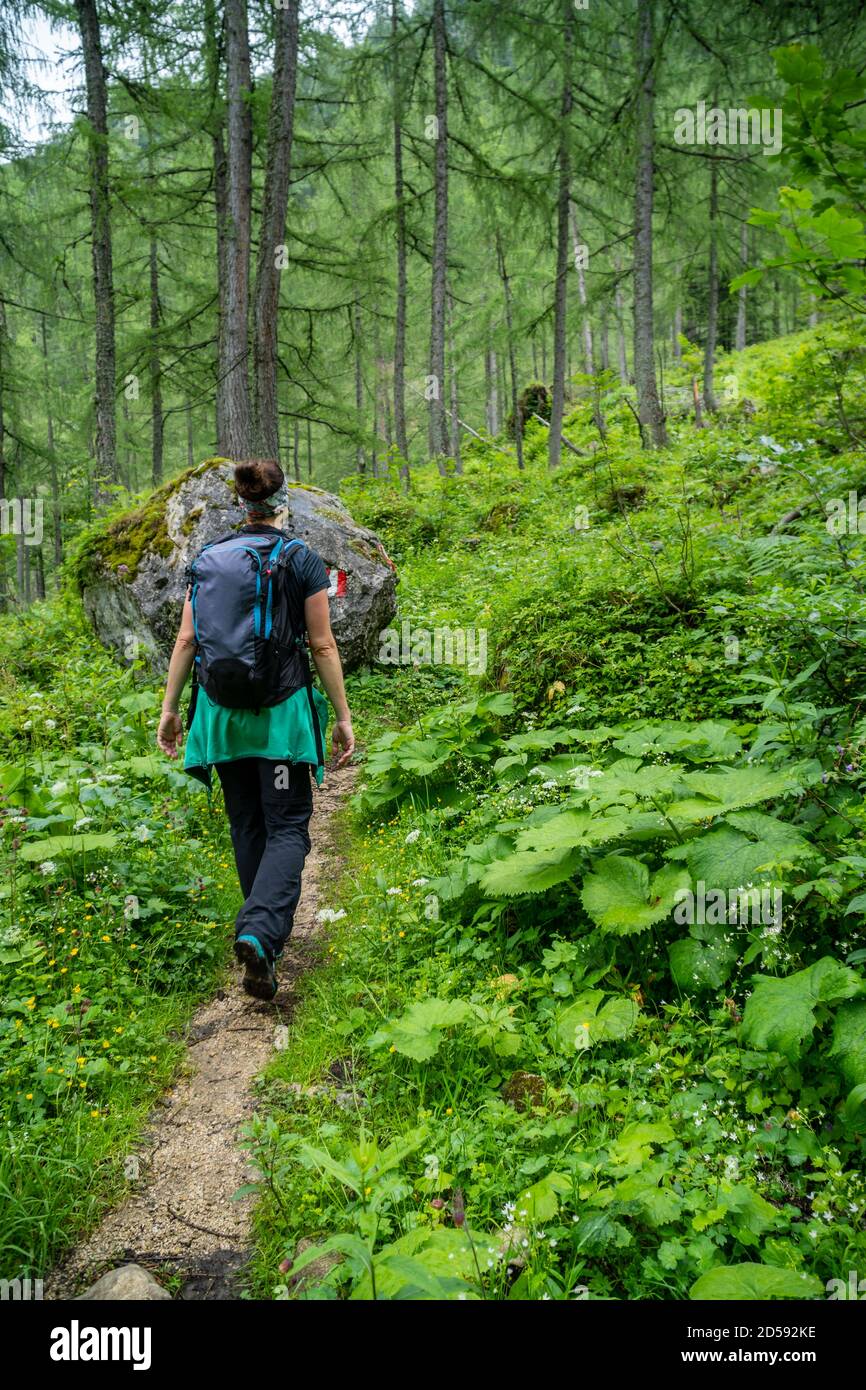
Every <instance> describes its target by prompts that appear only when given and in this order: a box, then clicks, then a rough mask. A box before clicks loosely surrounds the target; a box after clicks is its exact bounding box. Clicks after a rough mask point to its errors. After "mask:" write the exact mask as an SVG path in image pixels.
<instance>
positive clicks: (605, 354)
mask: <svg viewBox="0 0 866 1390" xmlns="http://www.w3.org/2000/svg"><path fill="white" fill-rule="evenodd" d="M609 307H610V306H609V305H608V304H607V303H605V306H604V308H603V310H602V315H601V332H600V334H599V339H600V342H599V355H600V357H601V370H602V371H603V372H607V371H610V335H609V331H608V317H607V316H608V312H609Z"/></svg>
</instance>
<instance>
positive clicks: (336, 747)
mask: <svg viewBox="0 0 866 1390" xmlns="http://www.w3.org/2000/svg"><path fill="white" fill-rule="evenodd" d="M341 748H342V749H343V755H342V757H341V758H339V760H338V762H337V767H343V766H345V764H346V763H347V762H348V761H349V759H350V758H351V756H352V754H353V753H354V751H355V733H354V730H353V729H352V721H351V719H338V720H337V722H336V724H335V725H334V730H333V733H332V734H331V752H332V753H333V755H334V757H335V758H336V757H337V754H338V753H339V751H340V749H341Z"/></svg>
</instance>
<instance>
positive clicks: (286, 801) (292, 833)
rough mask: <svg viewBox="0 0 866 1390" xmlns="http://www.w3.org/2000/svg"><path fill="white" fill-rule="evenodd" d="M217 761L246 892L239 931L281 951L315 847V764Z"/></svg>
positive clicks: (273, 952) (273, 951)
mask: <svg viewBox="0 0 866 1390" xmlns="http://www.w3.org/2000/svg"><path fill="white" fill-rule="evenodd" d="M216 766H217V774H218V776H219V779H220V782H221V783H222V789H223V797H224V799H225V804H226V812H227V814H228V818H229V826H230V828H231V837H232V845H233V846H234V852H235V864H236V865H237V870H238V878H239V879H240V884H241V891H242V892H243V895H244V898H245V902H244V905H243V907H242V908H241V910H240V912H239V913H238V915H237V919H236V921H235V937H238V936H254V937H256V938H257V939H258V940H259V941H260V942H261V944H262V945H263V946H264V948H265V950H266V951H267V952H268V953H269V954H270V955H271V956H275V955H276V954H277V953H278V952H279V951H281V950H282V948H283V945H284V943H285V941H286V940H287V939H288V936H289V933H290V932H291V930H292V926H293V925H294V920H295V909H296V908H297V906H298V899H299V898H300V896H301V873H302V871H303V867H304V860H305V859H306V857H307V855H308V854H309V852H310V836H309V829H308V827H309V823H310V816H311V814H312V811H313V787H312V780H311V777H310V765H309V763H289V762H271V761H269V760H268V759H267V758H238V759H237V760H236V761H235V762H231V763H217V765H216Z"/></svg>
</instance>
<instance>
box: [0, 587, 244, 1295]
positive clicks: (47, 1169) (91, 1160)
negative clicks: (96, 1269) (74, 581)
mask: <svg viewBox="0 0 866 1390" xmlns="http://www.w3.org/2000/svg"><path fill="white" fill-rule="evenodd" d="M0 643H2V649H3V661H2V668H3V675H2V680H0V736H2V743H3V760H2V761H0V835H2V852H3V876H2V881H0V898H2V906H3V920H2V926H0V980H2V1003H0V1125H2V1128H3V1143H2V1151H3V1156H2V1159H0V1231H2V1260H0V1268H2V1273H3V1276H4V1277H9V1278H14V1277H21V1276H23V1275H25V1274H30V1275H33V1276H35V1277H44V1275H45V1273H46V1271H47V1270H48V1269H49V1268H50V1267H51V1265H52V1263H53V1262H54V1261H55V1260H56V1259H57V1258H58V1256H59V1255H60V1254H61V1253H62V1252H63V1250H64V1249H65V1248H66V1247H67V1246H68V1245H69V1244H70V1243H71V1242H73V1241H74V1240H75V1239H76V1237H78V1236H80V1235H81V1234H82V1233H83V1232H84V1231H86V1230H87V1229H88V1228H89V1227H91V1226H92V1225H93V1224H94V1223H95V1222H96V1221H97V1220H98V1218H99V1216H100V1214H101V1212H102V1211H103V1210H104V1209H105V1207H106V1205H107V1204H109V1203H110V1202H113V1201H115V1200H117V1199H118V1198H119V1197H120V1196H122V1195H123V1193H124V1192H125V1191H126V1190H128V1188H129V1185H130V1184H131V1183H134V1182H135V1181H136V1180H137V1172H136V1161H135V1146H136V1142H137V1140H138V1139H139V1137H140V1134H141V1131H142V1129H143V1128H144V1123H145V1120H146V1116H147V1113H148V1111H149V1109H150V1107H151V1106H152V1104H153V1102H154V1100H155V1099H156V1097H157V1096H158V1095H159V1094H160V1092H161V1091H162V1090H163V1089H164V1088H165V1086H166V1085H167V1084H168V1082H169V1081H170V1080H171V1079H172V1077H173V1076H174V1074H175V1073H176V1071H177V1068H178V1065H179V1064H180V1062H181V1060H182V1057H183V1055H184V1046H183V1038H184V1031H185V1026H186V1023H187V1021H188V1019H189V1016H190V1014H191V1012H192V1010H193V1008H194V1006H195V1005H196V1003H198V1002H200V1001H202V1000H203V999H206V998H208V997H209V996H210V995H211V994H212V993H213V990H214V988H215V987H216V984H217V983H218V981H220V980H221V979H222V978H223V977H224V970H225V965H226V960H227V954H228V942H229V940H230V936H231V933H230V930H229V923H230V921H231V919H232V916H233V913H234V907H235V903H236V892H237V890H236V885H235V882H234V871H233V866H232V863H231V852H230V848H229V847H228V841H227V835H226V832H225V827H224V822H223V819H222V815H221V808H219V807H218V806H217V805H216V804H215V803H214V804H213V805H210V806H209V805H208V801H207V798H206V796H205V795H204V794H203V793H202V792H201V791H198V790H196V789H195V788H192V787H191V786H190V784H189V782H188V779H186V777H185V776H184V774H183V773H182V772H179V771H178V769H177V768H176V767H174V766H172V765H171V764H169V763H168V762H167V760H165V759H164V758H162V757H161V755H156V753H155V750H154V748H153V731H154V727H155V718H156V712H157V710H158V707H159V699H160V697H159V695H158V693H157V692H156V691H155V690H154V689H152V688H151V687H150V685H149V684H147V683H146V682H145V677H144V674H143V672H142V671H141V670H140V669H138V668H129V669H123V668H122V667H120V666H118V665H117V664H116V663H115V662H114V661H113V660H112V659H111V658H110V657H109V656H108V654H107V653H106V652H105V651H104V650H103V649H102V648H101V647H100V646H99V644H98V643H97V642H96V641H95V639H94V638H93V637H92V635H91V634H90V633H89V632H88V630H87V628H86V625H85V624H84V622H83V620H82V616H81V612H80V609H79V608H78V607H77V605H76V604H75V603H74V602H72V600H62V599H58V600H55V601H54V602H52V603H50V604H38V605H35V606H34V607H33V608H32V609H29V610H27V612H26V613H24V614H21V615H18V616H14V617H6V618H5V619H4V620H3V623H2V625H0Z"/></svg>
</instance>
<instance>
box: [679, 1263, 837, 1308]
mask: <svg viewBox="0 0 866 1390" xmlns="http://www.w3.org/2000/svg"><path fill="white" fill-rule="evenodd" d="M823 1294H824V1285H823V1284H822V1283H821V1280H820V1279H816V1278H815V1275H814V1274H804V1273H803V1272H802V1271H801V1270H796V1269H780V1268H778V1267H777V1266H775V1265H761V1264H740V1265H716V1267H715V1269H710V1270H707V1273H706V1274H702V1275H701V1277H700V1279H696V1280H695V1282H694V1284H692V1287H691V1288H690V1289H689V1298H694V1299H707V1300H708V1301H712V1302H718V1301H724V1300H725V1299H729V1298H730V1299H737V1300H743V1299H755V1300H760V1301H763V1300H765V1299H774V1298H821V1297H822V1296H823Z"/></svg>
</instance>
